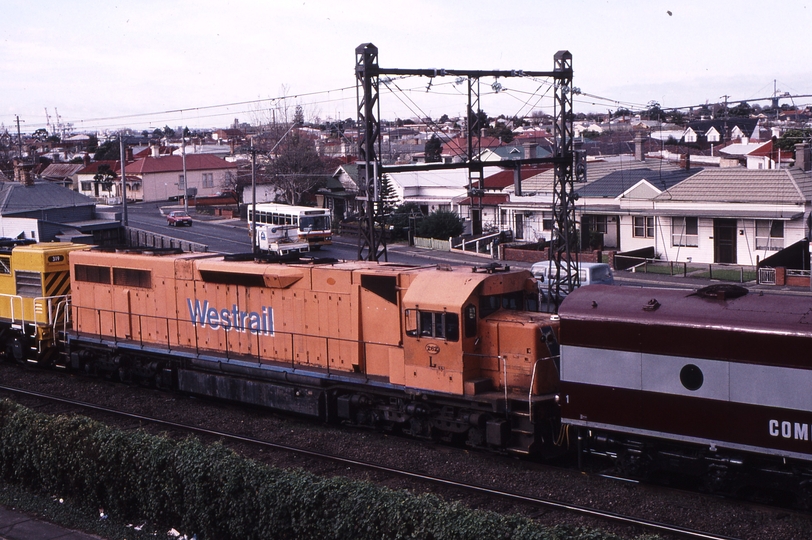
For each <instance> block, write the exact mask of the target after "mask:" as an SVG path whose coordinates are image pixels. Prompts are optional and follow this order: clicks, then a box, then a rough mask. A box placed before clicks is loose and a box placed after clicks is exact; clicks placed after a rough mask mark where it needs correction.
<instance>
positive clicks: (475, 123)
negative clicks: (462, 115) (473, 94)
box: [468, 109, 488, 134]
mask: <svg viewBox="0 0 812 540" xmlns="http://www.w3.org/2000/svg"><path fill="white" fill-rule="evenodd" d="M468 125H469V126H470V129H469V132H470V133H474V134H476V133H480V130H481V129H482V128H485V127H488V115H487V114H486V113H485V111H483V110H482V109H480V110H478V111H477V112H476V113H474V111H473V110H469V111H468Z"/></svg>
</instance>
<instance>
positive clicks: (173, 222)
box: [166, 210, 192, 227]
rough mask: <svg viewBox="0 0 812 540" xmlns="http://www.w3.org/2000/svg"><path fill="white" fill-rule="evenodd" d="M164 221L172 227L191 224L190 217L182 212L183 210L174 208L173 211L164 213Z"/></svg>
mask: <svg viewBox="0 0 812 540" xmlns="http://www.w3.org/2000/svg"><path fill="white" fill-rule="evenodd" d="M166 223H167V224H168V225H169V226H170V227H172V226H174V227H177V226H178V225H188V226H189V227H191V226H192V218H191V216H189V214H187V213H186V212H184V211H183V210H175V211H174V212H169V213H168V214H167V215H166Z"/></svg>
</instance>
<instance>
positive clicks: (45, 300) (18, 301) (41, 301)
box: [0, 294, 70, 327]
mask: <svg viewBox="0 0 812 540" xmlns="http://www.w3.org/2000/svg"><path fill="white" fill-rule="evenodd" d="M25 298H31V303H32V306H33V310H34V313H33V314H30V315H27V314H26V312H25V300H24V299H25ZM0 299H8V301H9V310H10V312H11V314H10V318H11V322H12V323H19V324H21V325H22V326H23V327H24V326H25V325H26V324H28V323H32V322H33V323H36V322H37V317H36V314H37V308H38V307H40V309H45V310H46V312H47V319H46V322H45V324H47V325H49V326H51V325H53V324H54V323H55V322H56V320H57V318H56V316H55V314H54V312H53V311H52V308H53V306H54V302H55V301H57V302H63V301H69V300H70V295H68V294H61V295H56V296H36V297H33V298H32V297H27V296H22V295H20V294H0ZM42 306H44V307H42ZM18 311H19V313H18Z"/></svg>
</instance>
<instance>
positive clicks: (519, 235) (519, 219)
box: [513, 212, 524, 240]
mask: <svg viewBox="0 0 812 540" xmlns="http://www.w3.org/2000/svg"><path fill="white" fill-rule="evenodd" d="M514 217H515V219H516V230H515V231H513V233H514V234H513V236H514V238H516V239H517V240H522V239H524V215H523V214H519V213H518V212H517V213H516V214H514Z"/></svg>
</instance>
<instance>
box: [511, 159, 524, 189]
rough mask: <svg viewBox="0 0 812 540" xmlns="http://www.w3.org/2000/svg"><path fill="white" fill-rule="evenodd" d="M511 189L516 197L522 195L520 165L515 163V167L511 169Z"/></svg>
mask: <svg viewBox="0 0 812 540" xmlns="http://www.w3.org/2000/svg"><path fill="white" fill-rule="evenodd" d="M513 189H514V194H515V195H516V196H517V197H521V196H522V166H521V164H520V163H516V168H515V169H513Z"/></svg>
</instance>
